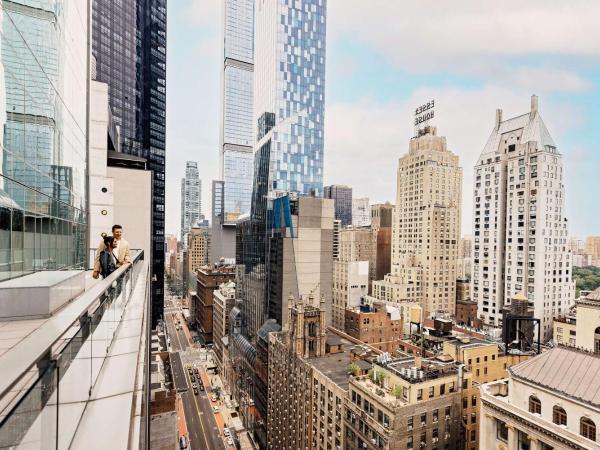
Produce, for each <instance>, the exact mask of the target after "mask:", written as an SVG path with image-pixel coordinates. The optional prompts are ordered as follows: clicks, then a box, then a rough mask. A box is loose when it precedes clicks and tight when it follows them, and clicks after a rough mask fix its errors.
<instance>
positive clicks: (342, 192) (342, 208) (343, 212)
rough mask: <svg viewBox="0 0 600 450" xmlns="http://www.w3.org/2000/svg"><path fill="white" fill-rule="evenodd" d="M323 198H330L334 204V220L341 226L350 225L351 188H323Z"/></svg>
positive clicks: (336, 186) (337, 185) (338, 185)
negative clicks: (339, 222) (338, 221)
mask: <svg viewBox="0 0 600 450" xmlns="http://www.w3.org/2000/svg"><path fill="white" fill-rule="evenodd" d="M323 197H325V198H332V199H333V200H334V203H335V218H336V220H340V221H341V224H342V226H344V227H346V226H348V225H352V188H351V187H350V186H344V185H341V184H332V185H331V186H325V188H324V190H323Z"/></svg>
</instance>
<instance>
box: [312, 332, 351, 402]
mask: <svg viewBox="0 0 600 450" xmlns="http://www.w3.org/2000/svg"><path fill="white" fill-rule="evenodd" d="M330 336H331V337H332V339H333V340H335V343H336V344H342V345H343V346H344V347H343V348H344V351H343V352H339V353H328V354H327V355H325V356H320V357H317V358H308V360H307V361H308V362H309V363H310V364H312V365H313V367H314V368H315V369H317V370H318V371H319V372H321V373H322V374H323V375H325V376H327V378H329V379H330V380H331V381H333V382H334V383H335V384H337V385H338V386H339V387H341V388H342V389H344V390H348V380H349V374H348V366H349V365H350V363H351V362H352V359H351V357H350V354H351V353H350V350H351V347H352V348H353V347H354V346H355V344H353V343H352V342H350V341H348V340H347V339H344V338H342V337H339V336H337V335H333V334H331V333H330V334H328V336H327V341H328V342H329V338H330Z"/></svg>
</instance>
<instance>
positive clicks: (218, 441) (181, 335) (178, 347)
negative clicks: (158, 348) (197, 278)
mask: <svg viewBox="0 0 600 450" xmlns="http://www.w3.org/2000/svg"><path fill="white" fill-rule="evenodd" d="M180 311H181V310H180V309H179V307H177V306H176V305H175V301H174V299H173V298H172V297H171V298H170V299H169V301H167V304H166V308H165V318H166V326H167V333H168V336H169V338H170V345H171V348H170V351H171V361H172V362H171V368H172V371H173V379H174V382H175V388H176V389H177V391H178V392H180V394H181V399H182V403H183V411H184V413H185V421H186V425H187V429H188V433H189V436H188V437H189V441H190V446H189V448H190V449H192V450H224V449H225V445H224V442H223V438H222V436H221V432H220V430H219V427H218V425H217V421H216V419H215V414H214V413H213V411H212V405H211V401H210V399H209V398H208V397H207V392H206V391H199V392H198V395H194V392H193V389H192V382H193V381H194V380H191V379H190V375H189V374H188V370H187V369H186V367H185V365H186V363H185V362H183V361H182V358H181V354H180V352H182V351H185V350H188V349H189V348H190V347H191V344H190V341H189V339H188V337H187V335H186V333H185V331H184V329H183V327H187V324H186V323H185V321H184V320H183V318H182V314H181V313H180ZM174 316H175V317H174ZM177 322H179V325H177ZM178 327H179V328H180V329H179V330H178V329H177V328H178Z"/></svg>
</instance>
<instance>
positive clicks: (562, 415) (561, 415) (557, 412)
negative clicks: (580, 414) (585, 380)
mask: <svg viewBox="0 0 600 450" xmlns="http://www.w3.org/2000/svg"><path fill="white" fill-rule="evenodd" d="M552 422H554V423H555V424H557V425H566V424H567V412H566V411H565V410H564V409H563V408H561V407H560V406H555V407H554V408H552Z"/></svg>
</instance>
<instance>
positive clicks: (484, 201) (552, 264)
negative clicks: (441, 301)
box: [472, 96, 575, 339]
mask: <svg viewBox="0 0 600 450" xmlns="http://www.w3.org/2000/svg"><path fill="white" fill-rule="evenodd" d="M474 178H475V187H474V191H473V194H474V205H475V214H474V224H473V228H474V229H473V234H474V236H473V239H474V241H473V274H472V275H473V277H472V298H473V300H475V301H476V302H477V303H478V310H479V316H480V318H481V319H482V321H483V323H484V325H485V326H488V327H500V326H501V325H502V308H503V307H504V306H505V303H507V304H508V303H510V299H511V298H513V297H514V295H515V294H517V293H519V292H523V293H525V295H526V296H527V298H528V300H529V302H530V303H531V304H532V305H533V307H534V316H535V317H536V318H538V319H540V320H541V321H542V324H541V327H542V336H543V339H549V338H550V337H551V335H552V318H553V317H556V316H559V315H561V314H562V313H564V312H565V311H566V310H567V309H568V308H569V307H570V306H571V305H572V304H573V300H574V295H575V290H574V284H573V281H572V264H571V253H570V251H569V250H568V248H567V239H568V230H567V219H566V217H565V186H564V182H563V167H562V156H561V154H560V153H559V152H558V150H557V147H556V144H555V143H554V141H553V140H552V137H551V136H550V133H549V132H548V129H547V128H546V126H545V124H544V122H543V120H542V118H541V116H540V113H539V111H538V100H537V97H536V96H532V98H531V110H530V111H529V112H528V113H526V114H523V115H520V116H517V117H513V118H511V119H508V120H502V110H497V112H496V123H495V126H494V129H493V130H492V133H491V135H490V138H489V139H488V142H487V144H486V145H485V148H484V149H483V152H482V153H481V155H480V157H479V160H478V161H477V164H476V165H475V174H474Z"/></svg>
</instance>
